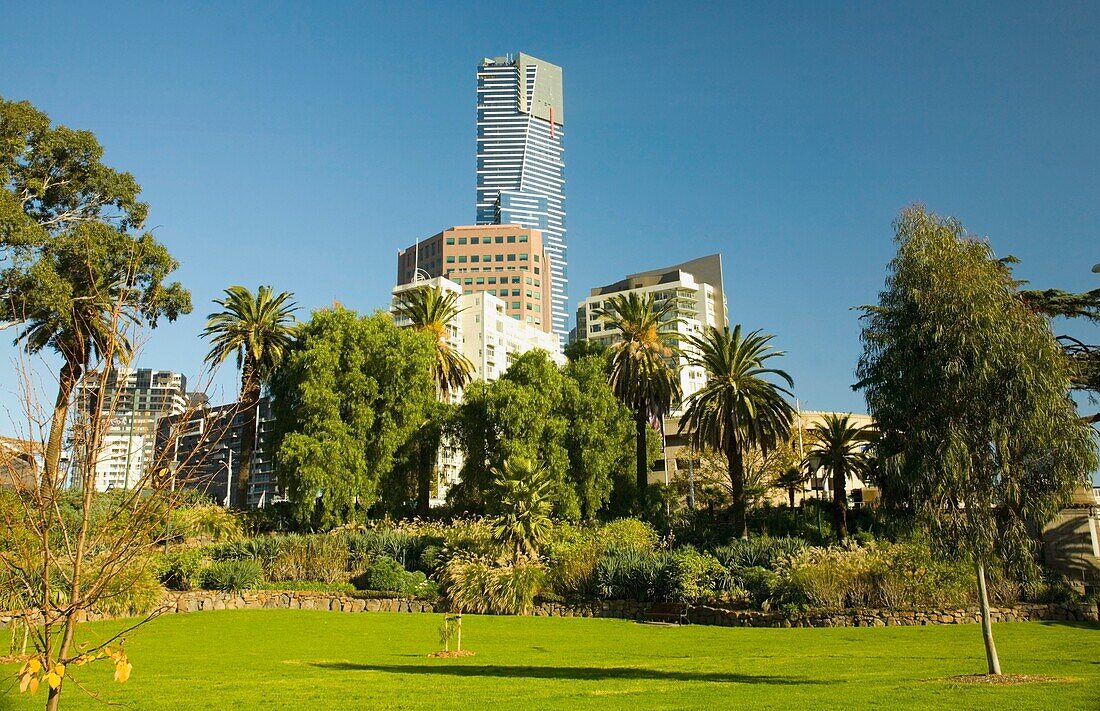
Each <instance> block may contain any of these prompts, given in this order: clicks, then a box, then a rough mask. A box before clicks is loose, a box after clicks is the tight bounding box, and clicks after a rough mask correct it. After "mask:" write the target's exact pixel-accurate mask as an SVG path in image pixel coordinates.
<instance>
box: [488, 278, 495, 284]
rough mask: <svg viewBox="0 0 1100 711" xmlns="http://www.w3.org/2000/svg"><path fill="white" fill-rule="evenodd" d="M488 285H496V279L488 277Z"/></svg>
mask: <svg viewBox="0 0 1100 711" xmlns="http://www.w3.org/2000/svg"><path fill="white" fill-rule="evenodd" d="M489 283H490V284H496V283H497V278H496V277H489Z"/></svg>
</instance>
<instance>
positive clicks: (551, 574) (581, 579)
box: [546, 524, 604, 597]
mask: <svg viewBox="0 0 1100 711" xmlns="http://www.w3.org/2000/svg"><path fill="white" fill-rule="evenodd" d="M603 550H604V542H603V541H602V540H601V539H600V536H599V535H598V534H597V533H596V532H594V531H593V530H591V529H585V528H578V527H576V526H570V525H568V524H563V525H561V526H558V527H557V529H555V531H554V538H553V539H552V540H551V541H550V543H549V544H548V545H547V547H546V552H547V559H548V564H547V582H548V583H549V586H550V587H551V588H552V589H553V590H554V591H555V592H556V593H557V594H558V595H561V596H564V597H587V596H590V595H591V594H592V593H593V591H594V589H595V573H596V564H597V563H599V561H600V556H601V555H602V554H603Z"/></svg>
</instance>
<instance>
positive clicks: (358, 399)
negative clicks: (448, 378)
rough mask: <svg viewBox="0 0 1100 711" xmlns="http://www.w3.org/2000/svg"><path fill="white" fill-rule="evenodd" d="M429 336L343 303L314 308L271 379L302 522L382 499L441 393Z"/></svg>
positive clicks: (327, 520) (324, 521) (282, 464)
mask: <svg viewBox="0 0 1100 711" xmlns="http://www.w3.org/2000/svg"><path fill="white" fill-rule="evenodd" d="M433 355H434V352H433V346H432V343H431V339H430V338H429V337H428V336H426V335H424V334H422V333H418V332H416V331H414V330H411V329H400V328H398V327H396V326H394V325H393V323H392V321H391V320H390V318H389V316H387V315H385V314H381V313H378V314H375V315H373V316H363V317H360V316H358V315H356V314H355V313H354V312H352V311H348V310H346V309H343V308H336V309H333V310H322V311H316V312H314V314H313V316H312V318H311V319H310V321H309V322H308V323H306V324H303V325H302V327H301V328H300V330H299V332H298V338H297V340H296V342H295V344H294V346H293V347H292V348H291V350H290V351H289V352H288V354H287V356H286V358H285V360H284V363H283V365H282V367H280V368H279V370H278V371H276V373H275V375H274V377H273V378H272V382H271V391H272V394H273V396H274V413H275V417H276V421H277V423H278V425H277V429H276V440H277V441H276V452H277V454H276V459H277V462H278V471H279V476H280V478H281V481H282V482H283V483H284V484H285V485H286V486H287V487H288V491H289V493H290V497H291V499H292V500H293V501H295V502H296V504H295V508H294V510H295V513H296V515H297V516H298V518H299V520H301V521H309V520H311V518H312V517H313V516H314V515H315V514H316V515H317V520H318V521H319V522H320V524H321V525H323V526H332V525H336V524H339V523H342V522H344V521H346V520H348V519H349V518H350V517H351V516H352V514H353V513H354V512H356V511H358V510H365V509H367V508H369V506H370V505H371V504H372V503H373V502H374V501H375V499H376V498H377V494H378V485H379V481H380V479H381V478H382V477H383V476H385V475H386V474H387V473H388V472H389V471H390V470H391V469H392V467H393V464H394V456H395V454H396V453H397V451H398V449H399V448H400V447H401V446H402V445H403V444H405V442H407V441H408V439H409V438H410V437H411V436H412V435H413V433H414V432H415V431H416V430H417V428H419V427H420V426H421V425H422V424H423V422H424V414H425V411H426V408H428V407H429V405H430V403H432V402H434V401H435V386H434V384H433V383H432V381H431V377H430V372H431V363H432V358H433Z"/></svg>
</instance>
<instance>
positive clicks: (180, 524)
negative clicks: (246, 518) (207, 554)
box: [171, 504, 243, 541]
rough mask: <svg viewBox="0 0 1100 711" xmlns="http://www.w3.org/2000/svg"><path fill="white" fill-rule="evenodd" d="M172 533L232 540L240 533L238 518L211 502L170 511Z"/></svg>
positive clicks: (214, 539) (186, 537) (239, 535)
mask: <svg viewBox="0 0 1100 711" xmlns="http://www.w3.org/2000/svg"><path fill="white" fill-rule="evenodd" d="M171 516H172V533H173V535H176V536H179V537H180V538H183V539H191V538H195V539H199V540H202V541H232V540H235V539H238V538H240V537H241V535H242V532H243V531H242V527H241V523H240V519H238V518H237V517H236V516H235V515H234V514H233V513H232V512H231V511H229V510H228V509H226V508H224V507H222V506H215V505H213V504H205V505H198V506H188V507H186V508H181V509H176V510H175V511H173V512H172V514H171Z"/></svg>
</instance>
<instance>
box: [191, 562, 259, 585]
mask: <svg viewBox="0 0 1100 711" xmlns="http://www.w3.org/2000/svg"><path fill="white" fill-rule="evenodd" d="M263 578H264V575H263V570H261V568H260V564H259V563H257V562H256V561H254V560H221V561H218V562H216V563H211V564H210V565H208V566H206V567H205V568H203V570H202V574H201V579H202V586H203V587H204V588H206V589H207V590H250V589H252V588H255V587H256V586H257V585H259V584H260V583H261V582H262V581H263Z"/></svg>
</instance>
